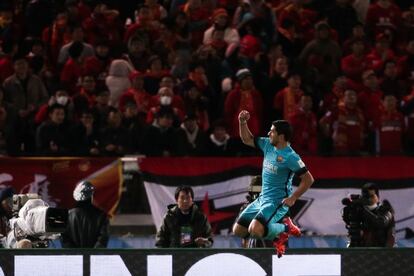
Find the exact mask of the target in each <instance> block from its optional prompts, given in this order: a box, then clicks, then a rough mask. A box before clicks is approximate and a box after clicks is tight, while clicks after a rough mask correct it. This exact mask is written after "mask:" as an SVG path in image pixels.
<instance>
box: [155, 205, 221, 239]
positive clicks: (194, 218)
mask: <svg viewBox="0 0 414 276" xmlns="http://www.w3.org/2000/svg"><path fill="white" fill-rule="evenodd" d="M182 216H183V215H182V213H181V211H180V209H178V206H177V205H175V204H174V205H170V206H168V212H167V214H166V215H165V217H164V220H163V223H162V225H161V228H160V230H159V231H158V232H157V237H156V241H155V246H156V247H197V245H196V243H195V242H194V240H195V239H196V238H198V237H203V238H208V239H209V241H210V242H213V236H212V233H211V226H210V223H209V222H208V220H207V217H206V216H205V215H204V214H203V213H202V212H201V210H199V208H198V207H197V206H196V205H195V204H193V207H192V209H191V212H190V219H189V221H188V223H182V221H184V220H185V219H184V220H183V219H182ZM184 227H185V228H186V229H190V230H189V231H188V230H187V231H188V232H187V233H191V235H190V236H191V238H190V240H191V241H189V242H187V243H185V244H181V241H182V238H183V235H185V233H183V232H182V229H184Z"/></svg>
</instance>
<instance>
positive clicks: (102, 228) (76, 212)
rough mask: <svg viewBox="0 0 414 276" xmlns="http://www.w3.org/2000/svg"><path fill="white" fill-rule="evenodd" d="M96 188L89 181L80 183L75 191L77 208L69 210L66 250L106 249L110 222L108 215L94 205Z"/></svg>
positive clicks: (63, 237)
mask: <svg viewBox="0 0 414 276" xmlns="http://www.w3.org/2000/svg"><path fill="white" fill-rule="evenodd" d="M94 192H95V187H94V186H93V185H92V183H90V182H89V181H81V182H79V183H78V184H77V185H76V187H75V190H74V191H73V198H74V199H75V201H76V207H75V208H72V209H70V210H69V217H68V223H67V227H66V231H65V232H64V233H62V246H63V247H64V248H106V247H107V245H108V240H109V230H108V227H109V220H108V216H107V215H106V213H105V212H104V211H102V210H100V209H98V208H97V207H95V206H94V205H93V204H92V199H93V194H94Z"/></svg>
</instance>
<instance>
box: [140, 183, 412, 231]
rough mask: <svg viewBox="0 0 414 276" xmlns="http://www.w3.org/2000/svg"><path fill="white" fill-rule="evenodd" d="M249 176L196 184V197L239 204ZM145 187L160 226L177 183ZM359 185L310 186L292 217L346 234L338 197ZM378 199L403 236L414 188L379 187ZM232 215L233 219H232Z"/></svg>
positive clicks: (312, 227)
mask: <svg viewBox="0 0 414 276" xmlns="http://www.w3.org/2000/svg"><path fill="white" fill-rule="evenodd" d="M250 179H251V176H243V177H238V178H233V179H230V180H228V181H224V182H218V183H213V184H209V185H203V186H195V187H193V189H194V194H195V201H197V202H198V205H199V206H200V207H201V203H202V202H203V200H204V198H205V195H206V193H208V199H209V200H210V201H211V200H212V201H213V203H214V204H213V206H210V209H211V210H215V211H218V212H219V211H220V209H222V208H226V207H229V206H240V205H241V204H243V203H244V202H245V196H246V194H247V188H248V186H249V183H250ZM145 189H146V192H147V195H148V200H149V203H150V207H151V212H152V217H153V220H154V223H155V225H156V227H157V229H159V227H160V226H161V223H162V219H163V217H164V215H165V214H166V212H167V206H168V205H169V204H174V203H175V199H174V191H175V189H176V187H173V186H164V185H161V184H157V183H150V182H145ZM360 192H361V191H360V189H351V188H348V189H344V188H338V189H332V188H330V189H319V188H311V189H309V190H308V191H307V192H306V193H305V194H304V195H303V196H302V198H301V199H300V200H298V201H297V204H296V206H294V208H292V211H293V212H292V216H293V219H294V221H295V222H296V223H297V224H299V225H300V227H301V228H302V230H305V231H310V232H311V233H314V234H318V235H346V234H347V230H346V229H345V225H344V222H343V221H342V213H341V212H342V208H343V207H344V206H343V205H342V203H341V200H342V199H343V198H345V197H347V196H348V195H349V194H360ZM380 197H381V198H380V199H381V200H383V199H387V200H388V201H389V202H390V203H391V205H392V206H393V208H394V211H395V220H396V230H397V237H399V238H404V235H405V232H406V230H408V229H411V230H412V229H414V201H413V198H414V188H404V189H387V190H381V191H380ZM235 217H236V215H235V216H234V218H233V220H234V219H235Z"/></svg>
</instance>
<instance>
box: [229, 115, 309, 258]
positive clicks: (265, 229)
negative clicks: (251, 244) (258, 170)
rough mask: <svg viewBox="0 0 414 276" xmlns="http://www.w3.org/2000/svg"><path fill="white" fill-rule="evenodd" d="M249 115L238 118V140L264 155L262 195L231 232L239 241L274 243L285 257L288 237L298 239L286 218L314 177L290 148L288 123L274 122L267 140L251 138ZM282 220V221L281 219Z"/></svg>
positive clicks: (248, 207) (242, 214)
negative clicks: (296, 179)
mask: <svg viewBox="0 0 414 276" xmlns="http://www.w3.org/2000/svg"><path fill="white" fill-rule="evenodd" d="M249 118H250V114H249V112H248V111H246V110H242V111H241V112H240V114H239V128H240V138H241V139H242V141H243V143H244V144H246V145H248V146H251V147H257V148H259V149H261V150H262V151H263V153H264V159H263V169H262V179H263V180H262V181H263V184H262V185H263V186H262V193H261V194H260V196H259V197H258V198H257V199H256V200H255V201H253V202H252V203H250V204H249V206H247V207H246V209H244V211H243V212H242V213H241V214H240V215H239V217H238V219H237V221H236V223H235V224H234V226H233V232H234V234H236V235H237V236H239V237H242V238H246V237H248V236H252V237H256V238H264V239H267V240H274V243H273V244H274V246H275V248H276V252H277V255H278V256H279V257H281V256H282V255H283V254H284V253H285V243H286V242H287V240H288V237H289V235H292V236H300V234H301V232H300V229H299V228H298V227H297V226H296V225H294V224H293V222H292V220H291V219H290V218H289V217H285V216H286V213H287V212H288V210H289V207H292V206H293V205H294V204H295V202H296V200H297V199H298V198H299V197H300V196H301V195H302V194H303V193H304V192H306V190H308V189H309V187H310V186H311V185H312V183H313V177H312V175H311V173H310V172H309V171H308V169H307V168H306V166H305V164H304V163H303V161H302V160H301V159H300V157H299V155H298V154H297V153H296V152H295V151H294V150H293V149H292V148H291V147H290V143H289V140H290V138H291V134H292V130H291V127H290V125H289V123H288V122H287V121H284V120H279V121H274V122H273V123H272V126H271V128H270V131H269V133H268V138H266V137H257V138H255V137H253V135H252V133H251V132H250V130H249V127H248V125H247V122H248V120H249ZM294 175H297V176H298V177H300V179H301V180H300V184H299V187H298V188H297V189H296V190H295V192H293V191H292V179H293V176H294ZM284 217H285V218H284Z"/></svg>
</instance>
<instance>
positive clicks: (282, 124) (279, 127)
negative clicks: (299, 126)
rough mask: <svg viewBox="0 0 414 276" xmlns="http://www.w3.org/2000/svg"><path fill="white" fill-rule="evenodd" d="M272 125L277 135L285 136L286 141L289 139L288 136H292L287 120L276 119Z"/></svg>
mask: <svg viewBox="0 0 414 276" xmlns="http://www.w3.org/2000/svg"><path fill="white" fill-rule="evenodd" d="M272 125H273V126H274V127H275V130H276V132H277V134H278V135H282V134H283V136H285V140H286V142H289V141H290V138H291V137H292V127H291V126H290V124H289V122H288V121H285V120H277V121H273V122H272Z"/></svg>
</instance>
